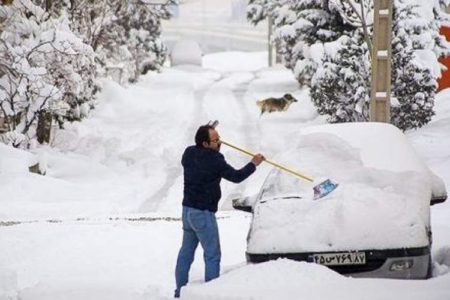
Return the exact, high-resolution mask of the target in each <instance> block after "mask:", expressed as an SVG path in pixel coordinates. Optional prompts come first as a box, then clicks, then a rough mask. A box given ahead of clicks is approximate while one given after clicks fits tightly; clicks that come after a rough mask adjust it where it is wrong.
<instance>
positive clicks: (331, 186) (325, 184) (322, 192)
mask: <svg viewBox="0 0 450 300" xmlns="http://www.w3.org/2000/svg"><path fill="white" fill-rule="evenodd" d="M338 185H339V184H337V183H334V182H332V181H331V180H330V179H327V180H325V181H322V182H321V183H319V184H318V185H316V186H315V187H314V188H313V190H314V200H317V199H320V198H322V197H325V196H326V195H328V194H329V193H331V192H332V191H334V190H335V189H336V188H337V187H338Z"/></svg>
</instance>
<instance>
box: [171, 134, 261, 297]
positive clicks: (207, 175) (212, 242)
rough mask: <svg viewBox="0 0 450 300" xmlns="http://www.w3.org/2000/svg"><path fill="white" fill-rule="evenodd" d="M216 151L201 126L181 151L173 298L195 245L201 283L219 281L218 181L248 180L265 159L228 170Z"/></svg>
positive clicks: (215, 142) (185, 276)
mask: <svg viewBox="0 0 450 300" xmlns="http://www.w3.org/2000/svg"><path fill="white" fill-rule="evenodd" d="M219 151H220V137H219V134H218V132H217V131H216V130H215V128H214V127H213V126H211V125H203V126H200V128H199V129H198V130H197V133H196V134H195V146H189V147H188V148H186V150H185V151H184V154H183V157H182V160H181V163H182V165H183V168H184V195H183V196H184V197H183V214H182V221H183V242H182V245H181V249H180V252H179V253H178V259H177V266H176V269H175V279H176V284H177V287H176V290H175V298H178V297H179V296H180V289H181V288H182V287H183V286H185V285H186V284H187V282H188V279H189V269H190V268H191V264H192V262H193V261H194V254H195V249H196V248H197V245H198V243H199V242H200V244H201V245H202V248H203V259H204V261H205V281H210V280H212V279H214V278H217V277H219V274H220V257H221V253H220V241H219V230H218V228H217V221H216V216H215V213H216V212H217V204H218V202H219V199H220V197H221V190H220V180H221V179H222V178H224V179H226V180H229V181H231V182H235V183H239V182H241V181H243V180H245V179H246V178H247V177H249V176H250V175H251V174H253V172H255V170H256V166H258V165H259V164H260V163H261V162H262V161H263V160H264V159H265V158H264V156H263V155H261V154H256V155H255V156H254V157H253V158H252V160H251V161H250V162H249V163H248V164H246V165H245V166H244V167H243V168H242V169H240V170H236V169H234V168H233V167H232V166H230V165H229V164H228V163H227V162H226V161H225V158H224V156H223V155H222V154H221V153H220V152H219Z"/></svg>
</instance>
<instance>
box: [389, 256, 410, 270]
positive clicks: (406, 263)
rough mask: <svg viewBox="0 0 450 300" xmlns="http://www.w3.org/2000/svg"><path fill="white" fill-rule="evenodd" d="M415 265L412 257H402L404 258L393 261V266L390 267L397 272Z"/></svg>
mask: <svg viewBox="0 0 450 300" xmlns="http://www.w3.org/2000/svg"><path fill="white" fill-rule="evenodd" d="M412 266H413V260H412V259H402V260H396V261H394V262H393V263H391V266H390V267H389V270H390V271H393V272H396V271H404V270H407V269H411V268H412Z"/></svg>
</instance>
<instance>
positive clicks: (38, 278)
mask: <svg viewBox="0 0 450 300" xmlns="http://www.w3.org/2000/svg"><path fill="white" fill-rule="evenodd" d="M266 55H267V53H241V52H234V53H233V52H231V53H230V52H228V53H220V54H211V55H207V56H205V57H204V58H203V68H200V67H195V66H180V67H177V68H171V69H165V70H164V71H163V72H162V73H161V74H156V73H153V74H148V75H146V76H145V77H143V78H142V79H141V80H140V81H139V82H138V83H137V84H135V85H132V86H129V87H126V88H124V87H121V86H118V85H117V84H115V83H114V82H112V81H104V82H103V86H104V88H103V90H102V92H101V95H100V99H99V103H100V104H99V106H98V107H97V109H96V110H95V111H93V113H92V116H91V117H90V118H89V119H88V120H85V121H84V122H82V123H74V124H72V125H70V126H67V128H66V130H65V131H58V132H57V133H56V134H55V135H54V137H53V139H52V142H51V143H52V147H37V148H35V149H32V150H31V151H29V152H25V151H22V150H17V149H12V148H9V147H6V146H4V145H0V195H1V197H0V207H1V209H0V299H33V300H34V299H156V300H159V299H170V298H171V297H172V295H173V289H174V284H175V282H174V275H173V273H174V272H173V271H174V267H175V260H176V255H177V252H178V249H179V246H180V242H181V234H182V230H181V222H180V219H179V218H180V214H181V197H182V184H183V178H182V169H181V166H180V162H179V161H180V157H181V154H182V152H183V150H184V148H185V147H186V146H187V145H190V144H192V143H193V136H194V133H195V130H196V129H197V127H198V126H199V125H201V124H204V123H206V122H208V121H209V120H213V119H218V120H219V121H220V125H219V127H218V130H219V133H220V135H221V137H222V139H224V140H227V141H229V142H231V143H234V144H237V145H240V146H242V147H244V148H247V149H250V150H253V151H255V152H256V151H260V152H262V153H264V154H265V155H266V157H268V158H271V157H274V156H276V154H277V153H279V152H280V151H283V150H286V149H287V148H289V145H290V144H291V142H292V141H290V140H289V138H290V136H291V133H292V132H295V131H297V130H298V129H299V128H300V127H305V126H310V125H316V124H323V123H325V119H324V118H323V117H321V116H318V115H317V114H316V112H315V109H314V107H313V105H312V104H311V102H310V100H309V98H308V96H307V91H306V90H300V89H298V87H297V83H296V81H295V80H294V79H293V76H292V74H291V72H290V71H288V70H286V69H284V68H283V67H280V66H276V67H274V68H270V69H269V68H266ZM286 92H290V93H292V94H293V95H294V96H295V97H296V98H297V99H298V100H299V102H297V103H294V104H293V105H291V107H290V108H289V110H288V111H287V112H284V113H273V114H270V115H263V116H261V117H260V116H259V111H258V108H257V106H256V104H255V101H256V100H257V99H261V98H263V97H268V96H281V95H282V94H284V93H286ZM449 132H450V91H443V92H441V93H439V94H438V97H437V99H436V116H435V118H434V119H433V121H432V122H431V123H430V124H428V125H427V126H425V127H423V128H421V129H419V130H417V131H412V132H408V133H407V136H408V138H409V139H410V141H411V142H412V144H413V145H414V147H415V148H416V149H417V151H418V153H419V154H420V156H421V157H423V159H424V161H425V162H426V163H427V164H428V165H429V167H430V168H431V169H432V170H433V171H435V172H436V173H437V174H438V175H439V176H441V177H442V178H443V179H444V181H445V182H446V184H447V186H448V187H450V171H449V170H450V151H449V149H450V134H449ZM222 152H223V153H224V154H225V156H226V157H227V160H228V161H229V162H230V163H231V164H232V165H234V166H236V167H240V166H242V165H243V164H244V163H246V162H247V161H248V158H247V157H244V156H242V155H241V154H239V153H237V152H235V151H233V150H230V149H229V148H226V147H222ZM36 161H41V162H42V163H44V164H46V165H47V174H46V176H40V175H36V174H31V173H29V172H28V166H29V165H31V164H33V163H34V162H36ZM270 170H271V167H270V166H269V165H267V164H262V165H261V166H260V167H259V168H258V170H257V172H256V173H255V174H254V175H252V176H251V177H250V178H249V179H248V180H246V181H245V182H243V183H242V184H239V185H235V184H231V183H227V182H223V184H222V190H223V197H222V201H221V210H220V211H219V213H218V219H219V220H218V222H219V227H220V234H221V243H222V257H223V259H222V275H221V277H220V278H219V279H217V280H214V281H211V282H209V283H206V284H205V283H203V280H202V278H203V262H202V251H201V249H199V250H198V251H197V257H196V261H195V262H194V265H193V267H192V270H191V283H190V284H189V285H188V286H187V287H186V288H185V289H183V292H182V298H183V299H299V298H304V299H346V300H352V299H355V300H356V299H358V300H360V299H408V300H411V299H417V300H419V299H429V300H437V299H439V300H441V299H442V300H448V299H450V234H449V232H450V222H449V221H448V219H449V216H450V201H447V202H446V203H443V204H441V205H436V206H433V207H432V216H431V217H432V226H433V233H434V244H433V247H434V249H433V260H434V275H435V277H434V278H432V279H430V280H416V281H408V280H386V279H355V278H348V277H343V276H341V275H339V274H337V273H335V272H333V271H331V270H329V269H327V268H325V267H322V266H320V265H315V264H307V263H302V262H294V261H288V260H278V261H272V262H268V263H263V264H258V265H246V264H245V256H244V252H245V249H246V235H247V231H248V226H249V222H250V216H249V215H248V214H245V213H242V212H238V211H233V210H232V209H230V207H231V205H230V199H231V198H233V197H234V196H236V195H238V194H253V193H255V192H256V191H257V190H258V188H259V187H260V186H261V184H262V181H263V180H264V178H265V176H266V175H267V173H268V172H269V171H270ZM324 222H326V220H324Z"/></svg>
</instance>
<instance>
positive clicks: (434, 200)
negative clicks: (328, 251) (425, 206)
mask: <svg viewBox="0 0 450 300" xmlns="http://www.w3.org/2000/svg"><path fill="white" fill-rule="evenodd" d="M445 200H447V195H444V196H440V197H433V198H432V199H431V200H430V205H435V204H440V203H442V202H445Z"/></svg>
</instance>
